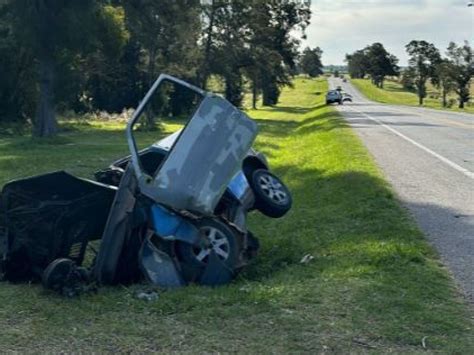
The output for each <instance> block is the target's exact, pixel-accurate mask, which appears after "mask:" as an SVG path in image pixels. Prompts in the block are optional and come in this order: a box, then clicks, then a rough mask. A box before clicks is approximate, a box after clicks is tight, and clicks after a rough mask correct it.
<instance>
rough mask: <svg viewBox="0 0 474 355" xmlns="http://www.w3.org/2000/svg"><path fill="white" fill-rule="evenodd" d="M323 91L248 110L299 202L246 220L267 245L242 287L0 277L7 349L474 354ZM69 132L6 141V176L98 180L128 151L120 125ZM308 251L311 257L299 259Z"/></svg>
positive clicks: (299, 83)
mask: <svg viewBox="0 0 474 355" xmlns="http://www.w3.org/2000/svg"><path fill="white" fill-rule="evenodd" d="M326 89H327V84H326V82H325V81H323V80H304V79H297V80H296V83H295V88H294V89H286V90H284V92H283V95H282V98H281V104H280V105H278V106H277V107H274V108H261V109H259V110H257V111H250V112H249V113H250V115H251V116H252V117H254V118H255V119H256V120H257V122H258V124H259V126H260V128H261V133H260V135H259V137H258V141H257V144H256V146H257V148H258V149H259V150H261V151H263V152H265V154H267V156H268V157H269V160H270V163H271V165H272V167H273V169H274V170H275V171H276V173H277V174H279V175H280V176H281V177H283V179H284V180H285V181H286V182H287V183H288V185H289V187H290V188H291V190H292V192H293V195H294V208H293V209H292V211H291V212H290V213H289V214H288V216H286V217H285V218H283V219H281V220H272V219H269V218H265V217H263V216H261V215H258V214H255V215H252V216H251V218H250V229H251V230H252V231H253V232H254V234H255V235H257V236H259V237H260V238H261V244H262V249H261V253H260V255H259V257H258V258H257V259H256V261H255V262H254V263H253V264H252V265H250V267H249V268H248V269H246V270H245V272H244V273H242V274H241V275H240V276H239V277H238V278H237V280H235V282H233V283H232V284H231V285H228V286H225V287H221V288H214V289H213V288H206V287H196V286H192V287H187V288H183V289H180V290H174V291H159V294H160V297H159V299H157V300H155V301H152V302H147V301H143V300H139V299H137V298H136V297H135V294H136V292H137V291H138V290H142V289H149V288H150V286H147V285H135V286H132V287H116V288H103V289H100V291H99V293H98V294H97V295H86V296H82V297H81V298H80V299H63V298H60V297H58V296H56V295H53V294H50V293H48V292H46V291H44V290H42V289H41V287H39V286H37V285H11V284H0V329H1V331H0V344H1V350H2V352H9V351H17V352H39V353H44V352H46V353H58V352H92V351H95V352H99V353H102V352H133V353H143V352H151V351H162V352H189V353H204V352H205V353H232V352H239V353H342V354H345V353H374V354H380V353H390V352H395V353H419V352H428V353H435V352H441V353H457V354H472V353H474V343H473V341H474V339H473V334H474V331H473V329H474V328H473V321H472V314H471V313H470V311H469V310H468V307H467V306H466V304H465V303H464V301H463V300H462V298H461V296H460V295H459V294H458V293H457V291H456V289H455V287H454V286H453V282H452V280H451V279H450V277H449V276H448V273H447V271H446V270H445V269H444V268H443V267H442V266H441V265H440V262H439V260H438V258H437V257H436V255H435V253H434V252H433V250H432V249H431V248H430V247H429V246H428V244H427V243H426V241H425V240H424V238H423V236H422V234H421V233H420V232H419V230H418V229H417V228H416V227H415V225H414V223H413V221H412V220H411V219H410V218H409V217H408V216H407V213H406V211H405V210H404V209H402V208H401V207H400V206H399V203H398V202H397V200H396V199H395V198H394V195H393V192H392V190H391V188H390V187H389V186H388V185H387V183H386V182H385V181H384V179H383V178H382V176H381V174H380V172H379V170H378V168H377V167H376V166H375V164H374V162H373V160H372V158H371V157H370V155H369V154H368V152H367V151H366V149H365V148H364V147H363V146H362V144H361V142H360V141H359V139H358V138H357V137H356V135H355V134H354V133H353V132H352V131H351V129H350V128H349V127H348V126H347V125H346V124H345V123H344V122H343V121H342V119H341V118H340V116H339V115H338V114H337V113H336V112H335V111H334V109H333V108H331V107H327V106H325V105H324V104H323V100H324V92H325V91H326ZM67 128H68V130H67V131H66V132H64V133H63V134H62V136H61V138H57V139H53V140H49V141H46V142H43V141H36V140H32V139H30V138H28V137H21V138H8V137H4V138H1V137H0V185H1V184H3V183H5V182H7V181H8V180H10V179H14V178H19V177H23V176H27V175H32V174H38V173H41V172H46V171H51V170H55V169H66V170H68V171H70V172H72V173H74V174H77V175H80V176H84V177H90V176H91V173H92V172H93V171H94V170H95V169H98V168H101V167H103V166H106V165H108V164H109V162H110V161H111V160H112V159H115V158H118V157H120V156H122V155H124V154H126V153H127V148H126V144H125V138H124V134H123V128H124V127H123V124H117V123H110V122H104V123H100V122H93V123H89V124H68V125H67ZM165 129H167V130H172V129H173V127H170V126H167V125H165ZM141 135H142V137H141V138H143V139H144V140H146V141H148V142H152V141H153V140H155V139H156V138H157V137H156V133H155V134H149V133H147V134H144V133H141ZM306 254H311V255H312V256H314V259H313V260H312V261H311V262H309V263H308V264H301V263H300V260H301V258H302V257H303V256H304V255H306Z"/></svg>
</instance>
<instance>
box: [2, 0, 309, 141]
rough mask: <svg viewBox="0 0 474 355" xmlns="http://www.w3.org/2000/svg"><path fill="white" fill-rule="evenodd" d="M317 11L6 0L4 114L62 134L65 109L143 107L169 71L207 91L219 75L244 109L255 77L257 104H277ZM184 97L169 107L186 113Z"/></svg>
mask: <svg viewBox="0 0 474 355" xmlns="http://www.w3.org/2000/svg"><path fill="white" fill-rule="evenodd" d="M310 16H311V12H310V2H289V1H272V2H268V1H263V0H256V1H244V0H232V1H227V0H209V1H206V2H202V1H199V0H163V1H154V0H81V1H67V0H1V1H0V67H1V69H2V73H6V74H5V76H4V77H2V81H1V82H0V120H3V121H13V120H15V121H19V122H27V121H29V120H31V122H32V123H33V132H34V134H35V135H37V136H47V135H53V134H55V133H56V132H57V121H56V112H60V111H65V110H73V111H75V112H77V113H82V112H89V111H95V110H106V111H110V112H120V111H121V110H123V109H124V108H128V107H134V106H136V105H137V104H138V101H139V100H140V98H141V97H142V95H143V94H144V92H145V91H146V90H147V88H148V87H149V85H150V83H151V82H152V81H153V80H154V79H155V77H156V76H157V75H158V74H159V73H160V72H167V73H170V74H172V75H176V76H179V77H181V78H183V79H185V80H188V81H190V82H192V83H195V84H197V85H200V86H204V87H206V86H207V82H208V80H209V78H210V77H211V76H218V77H219V78H221V80H222V82H223V83H224V90H225V96H226V98H227V99H229V100H230V101H231V102H232V103H234V104H236V105H241V103H242V98H243V94H244V89H245V88H246V87H247V83H249V84H250V87H251V89H252V93H253V97H254V104H256V101H257V100H258V98H259V96H260V95H261V97H262V103H263V104H264V105H273V104H275V103H277V102H278V97H279V93H280V90H281V87H282V86H285V85H291V80H292V76H293V74H294V73H295V67H296V63H297V58H298V56H299V45H300V38H302V37H304V30H305V28H306V27H307V25H308V24H309V20H310ZM180 95H181V94H180V93H173V95H172V99H171V100H170V101H169V102H166V105H165V109H166V110H169V111H173V112H175V113H179V111H181V110H185V109H186V107H183V105H182V103H183V102H184V101H185V100H183V98H182V97H181V96H180ZM155 114H158V112H153V107H152V110H151V112H150V117H153V116H154V115H155ZM152 125H153V120H150V126H152Z"/></svg>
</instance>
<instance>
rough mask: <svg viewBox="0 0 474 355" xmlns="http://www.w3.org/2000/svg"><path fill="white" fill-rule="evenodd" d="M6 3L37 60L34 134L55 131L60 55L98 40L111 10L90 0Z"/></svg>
mask: <svg viewBox="0 0 474 355" xmlns="http://www.w3.org/2000/svg"><path fill="white" fill-rule="evenodd" d="M7 6H9V9H10V11H11V12H12V18H13V19H14V22H13V25H12V27H13V32H14V34H15V36H16V38H17V39H18V40H19V42H20V43H21V45H22V47H23V48H27V49H28V50H29V51H31V55H32V57H33V58H34V59H35V62H36V63H37V72H38V74H37V75H38V76H37V77H38V86H39V98H38V102H37V104H36V114H35V119H34V120H33V135H34V136H38V137H44V136H51V135H54V134H56V132H57V122H56V114H55V81H56V73H57V70H58V65H59V63H60V57H61V56H63V55H64V54H65V53H66V52H69V53H72V52H75V53H80V52H84V51H87V50H89V48H91V47H92V46H93V45H94V44H95V42H96V41H97V39H98V36H97V34H103V31H101V29H102V28H101V27H100V26H101V24H103V21H108V20H110V17H109V16H111V13H110V12H108V11H105V7H104V6H103V4H101V3H100V2H97V1H93V0H83V1H67V0H15V1H10V2H9V3H8V5H7ZM111 22H113V19H112V21H111Z"/></svg>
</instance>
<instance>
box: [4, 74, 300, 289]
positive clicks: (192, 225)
mask: <svg viewBox="0 0 474 355" xmlns="http://www.w3.org/2000/svg"><path fill="white" fill-rule="evenodd" d="M170 83H171V84H172V85H173V87H176V88H179V90H183V89H185V90H188V91H191V92H192V93H193V95H195V97H197V98H198V99H197V100H196V108H195V110H194V112H193V114H192V115H191V118H190V119H188V120H187V123H186V124H185V125H184V127H183V128H182V129H180V130H178V131H176V132H175V133H173V134H171V135H170V136H168V137H166V138H164V139H162V140H161V141H159V142H157V143H155V144H153V145H151V146H149V147H148V148H145V149H142V150H139V149H138V148H137V142H136V136H135V132H136V127H137V125H138V122H139V120H140V118H143V117H144V116H145V115H146V114H145V112H146V107H147V104H149V103H150V102H151V100H152V98H153V95H154V94H155V93H156V92H157V91H158V90H160V88H162V87H163V85H169V84H170ZM126 134H127V141H128V147H129V150H130V156H128V157H125V158H122V159H120V160H117V161H116V162H113V163H112V164H111V166H109V167H108V168H106V169H104V170H101V171H98V172H97V173H96V174H95V177H96V180H97V181H91V180H87V179H81V178H77V177H74V176H72V175H70V174H67V173H65V172H54V173H50V174H46V175H41V176H36V177H32V178H27V179H23V180H17V181H13V182H10V183H8V184H7V185H5V186H4V188H3V190H2V193H1V196H0V255H1V257H2V260H1V273H2V274H3V278H4V279H5V280H8V281H13V282H19V281H30V280H42V282H43V285H44V286H45V287H46V288H49V289H53V290H56V291H58V292H60V293H62V294H66V295H73V294H75V293H77V292H78V291H77V290H79V289H81V288H82V287H83V286H84V285H88V284H90V283H95V284H116V283H130V282H135V281H139V280H141V279H143V278H145V279H146V280H148V281H149V282H151V283H153V284H155V285H158V286H162V287H177V286H183V285H186V284H189V283H198V284H203V285H221V284H225V283H228V282H230V281H231V280H232V279H233V278H234V277H235V276H236V275H237V273H238V272H239V271H240V270H241V269H242V267H244V266H245V265H246V264H247V263H248V261H249V260H250V259H251V258H252V257H254V256H255V255H256V253H257V250H258V248H259V243H258V240H257V239H256V237H255V236H253V235H252V233H251V232H250V231H249V230H248V229H247V226H246V218H247V214H248V213H249V212H250V211H252V210H259V211H260V212H262V213H263V214H265V215H267V216H269V217H274V218H278V217H282V216H283V215H285V214H286V213H287V212H288V210H289V209H290V208H291V203H292V200H291V195H290V192H289V190H288V189H287V187H286V186H285V185H284V183H283V182H282V181H281V180H280V179H279V178H278V177H277V176H275V175H274V174H272V173H271V172H270V171H269V167H268V163H267V161H266V159H265V157H264V156H263V155H262V154H261V153H258V152H256V151H254V150H253V149H252V148H251V146H252V143H253V141H254V139H255V137H256V135H257V126H256V124H255V122H253V121H252V120H251V119H250V118H249V117H247V115H245V114H244V113H243V112H242V111H240V110H238V109H237V108H235V107H234V106H232V105H231V104H230V103H229V102H227V101H226V100H225V99H223V98H221V97H220V96H217V95H215V94H213V93H210V92H206V91H203V90H201V89H199V88H197V87H195V86H193V85H190V84H189V83H186V82H184V81H181V80H179V79H177V78H174V77H172V76H169V75H160V77H159V78H158V79H157V81H156V82H155V83H154V85H153V86H152V88H151V89H150V90H149V92H148V93H147V95H146V96H145V98H144V99H143V100H142V102H141V103H140V105H139V107H138V108H137V110H136V111H135V113H134V115H133V116H132V118H131V119H130V121H129V123H128V125H127V129H126ZM95 240H97V241H98V242H94V241H95ZM97 244H98V250H97V251H96V253H95V256H94V258H93V260H92V261H91V263H90V265H89V266H88V267H86V266H85V263H84V260H85V259H86V257H85V254H86V250H87V249H88V248H89V247H93V246H94V245H97Z"/></svg>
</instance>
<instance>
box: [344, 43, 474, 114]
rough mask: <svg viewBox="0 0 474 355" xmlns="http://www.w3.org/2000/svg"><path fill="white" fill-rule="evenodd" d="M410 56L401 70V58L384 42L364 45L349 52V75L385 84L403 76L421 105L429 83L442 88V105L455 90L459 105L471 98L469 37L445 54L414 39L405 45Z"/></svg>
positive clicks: (472, 67) (472, 59)
mask: <svg viewBox="0 0 474 355" xmlns="http://www.w3.org/2000/svg"><path fill="white" fill-rule="evenodd" d="M405 49H406V51H407V54H408V56H409V60H408V67H407V68H405V69H403V70H400V68H399V67H398V65H397V63H398V59H397V58H396V57H395V56H394V55H392V54H390V53H388V52H387V51H386V50H385V49H384V47H383V45H382V44H381V43H374V44H372V45H370V46H367V47H365V48H364V49H361V50H358V51H355V52H354V53H352V54H347V55H346V62H347V64H348V71H349V75H350V76H351V77H352V78H365V77H366V76H369V77H370V78H371V80H372V82H373V83H374V84H375V85H376V86H378V87H381V88H383V81H384V80H385V77H388V76H401V83H402V85H403V87H404V88H405V89H407V90H410V91H414V92H416V94H417V96H418V101H419V104H420V105H423V100H424V99H425V97H426V96H427V83H428V81H431V83H432V84H433V85H434V86H435V87H437V88H438V89H439V90H440V92H441V97H442V105H443V107H446V106H447V105H448V101H447V96H448V94H449V93H451V92H454V93H456V95H457V97H458V102H459V108H464V105H465V103H467V102H468V101H469V100H470V90H469V89H470V84H471V79H472V76H473V75H474V54H473V51H472V48H471V46H470V45H469V43H468V42H467V41H465V42H464V43H463V44H461V45H458V44H456V43H454V42H451V43H450V44H449V46H448V48H447V50H446V55H445V56H444V57H443V56H442V55H441V52H440V51H439V49H438V48H436V47H435V45H434V44H432V43H429V42H427V41H423V40H413V41H411V42H410V43H408V44H407V45H406V46H405Z"/></svg>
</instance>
